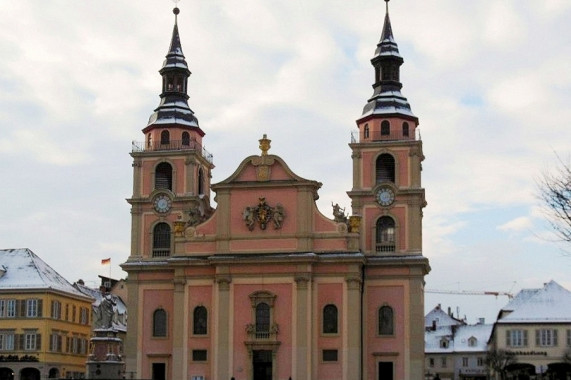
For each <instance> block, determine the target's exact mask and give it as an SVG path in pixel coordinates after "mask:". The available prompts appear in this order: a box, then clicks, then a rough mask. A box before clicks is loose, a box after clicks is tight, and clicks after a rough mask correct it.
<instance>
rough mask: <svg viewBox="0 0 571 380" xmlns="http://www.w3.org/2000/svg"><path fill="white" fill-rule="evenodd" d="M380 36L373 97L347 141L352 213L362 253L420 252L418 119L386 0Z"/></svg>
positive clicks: (421, 202)
mask: <svg viewBox="0 0 571 380" xmlns="http://www.w3.org/2000/svg"><path fill="white" fill-rule="evenodd" d="M385 1H386V2H387V8H386V15H385V20H384V26H383V31H382V35H381V39H380V41H379V43H378V44H377V48H376V50H375V55H374V57H373V58H372V59H371V63H372V65H373V67H374V74H375V77H374V82H373V95H372V96H371V98H370V99H369V100H368V101H367V104H366V105H365V107H364V108H363V114H362V115H361V117H359V119H357V127H358V128H359V131H358V134H357V133H355V134H354V135H353V136H352V139H351V144H350V147H351V150H352V158H353V188H352V190H351V191H350V192H348V194H349V196H350V197H351V200H352V208H353V215H360V216H361V218H362V221H361V226H362V228H361V231H362V235H361V247H362V251H363V252H364V253H365V254H367V255H390V256H392V255H422V208H423V207H424V206H425V203H426V202H425V198H424V189H423V188H422V187H421V181H420V178H421V176H420V174H421V162H422V160H423V159H424V156H423V154H422V141H421V140H420V133H418V131H417V127H418V118H417V117H416V116H415V115H414V114H413V113H412V111H411V107H410V104H409V103H408V101H407V99H406V98H405V97H404V96H403V95H402V93H401V88H402V83H401V82H400V66H401V65H402V64H403V62H404V61H403V58H402V56H401V55H400V53H399V49H398V46H397V44H396V42H395V40H394V37H393V31H392V27H391V22H390V19H389V12H388V0H385Z"/></svg>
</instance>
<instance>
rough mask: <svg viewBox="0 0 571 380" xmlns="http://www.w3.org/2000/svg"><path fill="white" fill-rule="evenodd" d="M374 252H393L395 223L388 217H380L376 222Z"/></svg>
mask: <svg viewBox="0 0 571 380" xmlns="http://www.w3.org/2000/svg"><path fill="white" fill-rule="evenodd" d="M376 232H377V233H376V251H377V252H394V251H395V221H394V219H393V218H391V217H390V216H382V217H380V218H379V219H378V220H377V231H376Z"/></svg>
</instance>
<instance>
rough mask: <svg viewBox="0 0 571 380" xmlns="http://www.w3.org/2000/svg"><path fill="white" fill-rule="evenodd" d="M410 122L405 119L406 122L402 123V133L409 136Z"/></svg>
mask: <svg viewBox="0 0 571 380" xmlns="http://www.w3.org/2000/svg"><path fill="white" fill-rule="evenodd" d="M408 134H409V132H408V123H407V122H406V121H405V122H404V123H402V135H403V136H404V137H408Z"/></svg>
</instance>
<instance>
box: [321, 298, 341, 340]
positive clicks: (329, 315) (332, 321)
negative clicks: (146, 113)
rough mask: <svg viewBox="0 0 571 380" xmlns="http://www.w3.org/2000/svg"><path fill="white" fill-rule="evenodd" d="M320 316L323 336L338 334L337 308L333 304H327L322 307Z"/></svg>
mask: <svg viewBox="0 0 571 380" xmlns="http://www.w3.org/2000/svg"><path fill="white" fill-rule="evenodd" d="M321 315H322V317H321V333H322V334H323V335H337V334H339V308H338V307H337V306H336V305H335V304H333V303H328V304H327V305H325V306H323V309H322V310H321Z"/></svg>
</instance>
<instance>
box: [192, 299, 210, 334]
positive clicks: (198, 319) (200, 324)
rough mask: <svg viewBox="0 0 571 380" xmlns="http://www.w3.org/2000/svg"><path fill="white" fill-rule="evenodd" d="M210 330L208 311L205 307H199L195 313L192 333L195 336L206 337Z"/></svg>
mask: <svg viewBox="0 0 571 380" xmlns="http://www.w3.org/2000/svg"><path fill="white" fill-rule="evenodd" d="M207 330H208V311H207V310H206V308H205V307H204V306H197V307H195V308H194V312H193V327H192V332H193V333H194V334H195V335H206V334H207Z"/></svg>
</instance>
